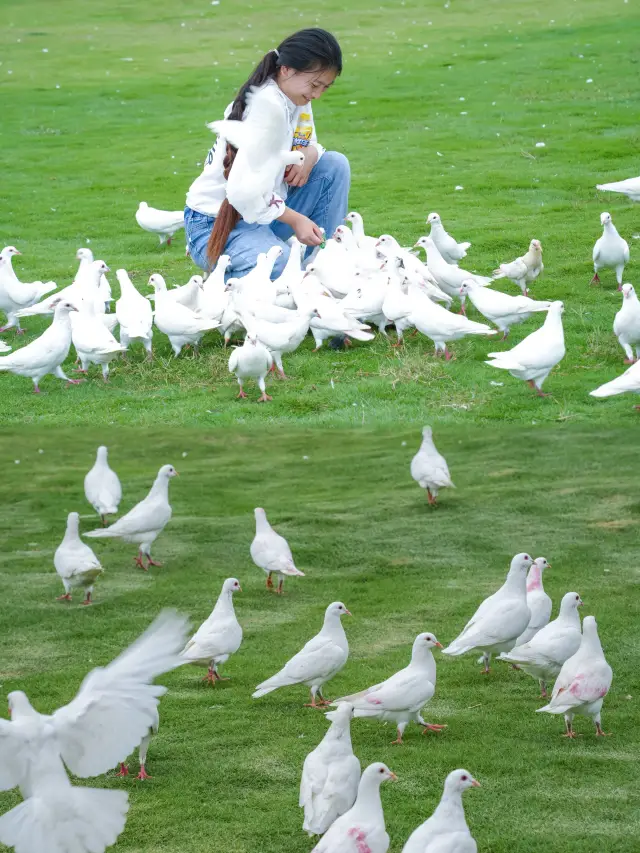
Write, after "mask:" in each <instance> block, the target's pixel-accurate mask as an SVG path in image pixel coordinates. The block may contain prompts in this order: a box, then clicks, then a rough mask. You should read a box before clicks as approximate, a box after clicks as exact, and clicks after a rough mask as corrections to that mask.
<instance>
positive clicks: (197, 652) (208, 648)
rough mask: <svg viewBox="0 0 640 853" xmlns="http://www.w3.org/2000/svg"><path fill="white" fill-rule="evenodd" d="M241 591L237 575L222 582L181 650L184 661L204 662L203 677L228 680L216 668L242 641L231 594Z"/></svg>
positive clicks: (236, 649)
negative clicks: (213, 601) (204, 616)
mask: <svg viewBox="0 0 640 853" xmlns="http://www.w3.org/2000/svg"><path fill="white" fill-rule="evenodd" d="M236 592H242V588H241V587H240V581H239V580H237V578H227V579H226V581H225V582H224V583H223V584H222V590H221V591H220V595H219V596H218V600H217V601H216V604H215V607H214V608H213V610H212V611H211V615H210V616H209V617H208V619H206V620H205V621H204V622H203V623H202V625H201V626H200V627H199V628H198V630H197V631H196V633H195V634H194V635H193V637H191V639H190V640H189V642H188V643H187V644H186V646H185V647H184V649H183V650H182V659H183V660H184V661H185V663H197V664H204V665H206V666H208V667H209V672H208V673H207V675H206V676H205V678H204V679H203V680H204V681H207V682H208V683H209V684H212V685H215V683H216V681H227V679H226V678H223V677H222V676H221V675H220V673H219V672H218V667H219V666H221V665H222V664H223V663H225V662H226V661H228V660H229V658H230V657H231V655H233V654H235V653H236V652H237V651H238V649H239V648H240V644H241V643H242V627H241V626H240V623H239V622H238V619H237V618H236V612H235V610H234V609H233V596H234V593H236Z"/></svg>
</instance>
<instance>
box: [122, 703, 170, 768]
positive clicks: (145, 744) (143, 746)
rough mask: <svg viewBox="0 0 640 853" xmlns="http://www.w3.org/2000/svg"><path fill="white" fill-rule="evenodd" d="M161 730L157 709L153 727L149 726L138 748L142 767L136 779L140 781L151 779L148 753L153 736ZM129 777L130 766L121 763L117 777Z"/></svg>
mask: <svg viewBox="0 0 640 853" xmlns="http://www.w3.org/2000/svg"><path fill="white" fill-rule="evenodd" d="M159 728H160V715H159V714H158V709H157V708H155V714H154V716H153V719H152V722H151V725H150V726H149V731H148V732H147V734H146V735H145V736H144V737H143V738H142V740H141V741H140V746H139V747H138V763H139V765H140V772H139V773H138V775H137V776H136V779H139V780H140V781H144V780H145V779H151V778H152V777H151V776H149V774H148V773H147V768H146V766H145V765H146V763H147V751H148V749H149V743H150V742H151V738H152V736H153V735H157V734H158V729H159ZM128 775H129V766H128V764H126V763H125V762H124V761H121V762H120V770H118V772H117V773H116V776H128Z"/></svg>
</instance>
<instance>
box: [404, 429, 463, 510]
mask: <svg viewBox="0 0 640 853" xmlns="http://www.w3.org/2000/svg"><path fill="white" fill-rule="evenodd" d="M411 476H412V477H413V479H414V480H415V481H416V483H417V484H418V485H419V486H420V488H421V489H424V490H425V491H426V493H427V500H428V501H429V504H430V505H431V506H436V500H437V497H438V491H439V490H440V489H445V488H449V487H451V488H455V486H454V485H453V482H452V480H451V475H450V474H449V467H448V465H447V460H446V459H445V458H444V456H443V455H442V454H441V453H438V451H437V450H436V446H435V444H434V443H433V430H432V428H431V427H430V426H426V427H424V428H423V430H422V444H421V445H420V449H419V450H418V452H417V453H416V455H415V456H414V457H413V459H412V460H411Z"/></svg>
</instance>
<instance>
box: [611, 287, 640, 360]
mask: <svg viewBox="0 0 640 853" xmlns="http://www.w3.org/2000/svg"><path fill="white" fill-rule="evenodd" d="M613 334H614V335H615V336H616V337H617V338H618V342H619V344H620V346H621V347H622V349H623V350H624V352H625V355H626V356H627V357H626V358H625V360H624V363H625V364H634V363H635V362H636V361H637V360H638V359H639V358H640V302H639V301H638V297H637V295H636V291H635V288H634V286H633V285H632V284H623V285H622V307H621V308H620V310H619V311H618V313H617V314H616V316H615V319H614V321H613ZM632 347H633V348H635V355H634V352H633V349H632Z"/></svg>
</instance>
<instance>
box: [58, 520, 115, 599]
mask: <svg viewBox="0 0 640 853" xmlns="http://www.w3.org/2000/svg"><path fill="white" fill-rule="evenodd" d="M79 522H80V516H79V515H78V513H77V512H70V513H69V515H68V517H67V529H66V531H65V534H64V539H63V540H62V542H61V543H60V545H58V547H57V549H56V552H55V554H54V555H53V565H54V566H55V569H56V572H57V573H58V575H59V576H60V580H61V581H62V583H63V585H64V595H60V596H59V597H58V601H71V592H72V590H73V589H77V588H80V589H83V590H84V594H85V597H84V601H83V602H82V603H83V604H91V594H92V593H93V585H94V583H95V582H96V579H97V578H99V577H100V575H101V574H102V572H103V568H102V566H101V565H100V560H98V558H97V557H96V555H95V554H94V553H93V551H92V550H91V548H89V546H88V545H85V543H84V542H83V541H82V539H80V535H79V533H78V529H79Z"/></svg>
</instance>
